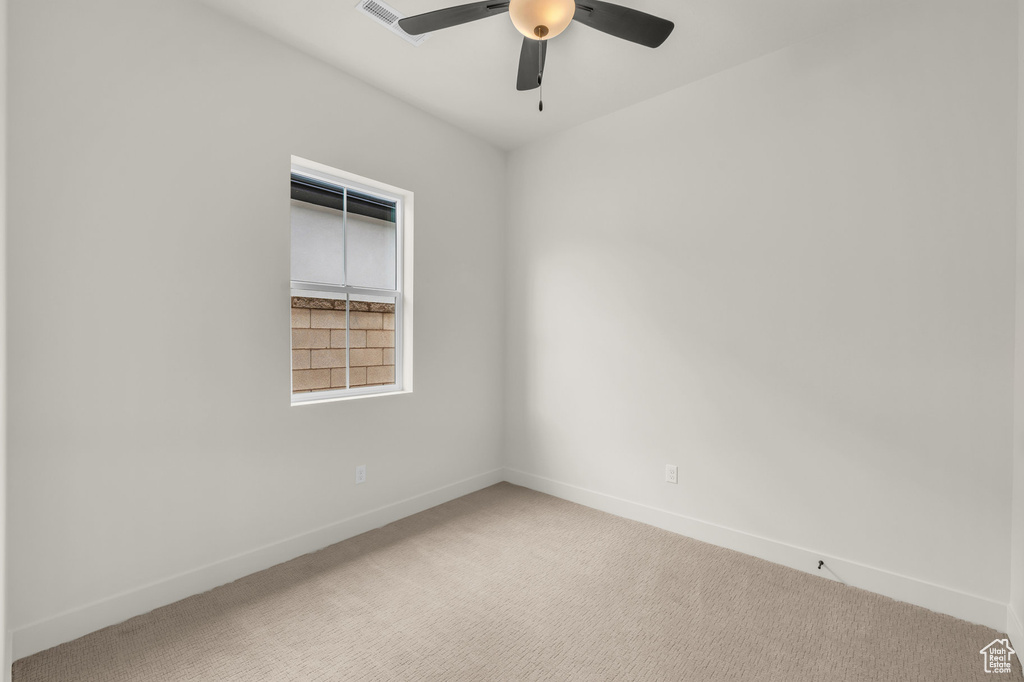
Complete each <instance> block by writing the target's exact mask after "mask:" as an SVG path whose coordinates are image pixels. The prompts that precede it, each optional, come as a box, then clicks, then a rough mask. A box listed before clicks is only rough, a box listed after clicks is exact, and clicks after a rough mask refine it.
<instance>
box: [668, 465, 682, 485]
mask: <svg viewBox="0 0 1024 682" xmlns="http://www.w3.org/2000/svg"><path fill="white" fill-rule="evenodd" d="M678 471H679V470H678V468H677V467H676V465H675V464H666V465H665V480H666V481H668V482H669V483H678V482H679V474H678Z"/></svg>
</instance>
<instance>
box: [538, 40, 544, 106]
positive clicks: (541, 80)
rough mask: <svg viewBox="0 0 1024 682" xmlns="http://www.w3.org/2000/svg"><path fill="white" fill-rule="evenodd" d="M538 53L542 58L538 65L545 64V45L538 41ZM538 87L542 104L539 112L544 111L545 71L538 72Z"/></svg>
mask: <svg viewBox="0 0 1024 682" xmlns="http://www.w3.org/2000/svg"><path fill="white" fill-rule="evenodd" d="M537 52H538V53H539V56H540V58H539V59H538V60H537V63H538V64H543V63H544V43H542V42H541V41H539V40H538V41H537ZM541 68H544V67H543V66H542V67H541ZM537 85H538V86H539V87H540V93H539V98H540V103H539V104H538V105H537V110H538V111H544V72H543V71H538V72H537Z"/></svg>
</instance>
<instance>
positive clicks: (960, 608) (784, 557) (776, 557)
mask: <svg viewBox="0 0 1024 682" xmlns="http://www.w3.org/2000/svg"><path fill="white" fill-rule="evenodd" d="M505 480H506V481H508V482H509V483H514V484H516V485H521V486H523V487H524V488H530V489H531V490H536V491H538V492H542V493H547V494H548V495H554V496H555V497H560V498H562V499H564V500H569V501H570V502H576V503H577V504H582V505H584V506H587V507H592V508H594V509H599V510H601V511H604V512H608V513H610V514H615V515H616V516H622V517H624V518H627V519H632V520H634V521H640V522H642V523H646V524H649V525H651V526H656V527H658V528H663V529H665V530H668V531H672V532H673V533H678V534H680V535H685V536H687V537H691V538H694V539H696V540H701V541H703V542H707V543H710V544H713V545H718V546H719V547H726V548H728V549H733V550H736V551H738V552H742V553H744V554H749V555H751V556H755V557H759V558H761V559H766V560H768V561H771V562H773V563H776V564H782V565H783V566H789V567H790V568H795V569H797V570H798V571H803V572H805V573H810V574H812V575H817V576H820V577H823V578H829V579H832V580H837V579H838V580H841V581H842V582H844V583H846V584H847V585H852V586H854V587H859V588H861V589H863V590H868V591H870V592H875V593H877V594H882V595H885V596H887V597H891V598H893V599H898V600H899V601H904V602H908V603H910V604H915V605H917V606H923V607H924V608H926V609H931V610H932V611H937V612H939V613H945V614H947V615H950V616H955V617H956V618H961V619H963V620H967V621H970V622H972V623H979V624H981V625H987V626H988V627H990V628H994V629H996V630H999V631H1002V629H1003V628H1004V627H1006V624H1007V606H1006V604H1003V603H1001V602H997V601H994V600H992V599H988V598H987V597H982V596H979V595H975V594H968V593H966V592H960V591H959V590H954V589H951V588H948V587H943V586H941V585H935V584H933V583H929V582H925V581H922V580H917V579H915V578H910V577H908V576H905V575H899V574H897V573H892V572H890V571H886V570H884V569H881V568H875V567H872V566H865V565H864V564H861V563H857V562H855V561H849V560H846V559H841V558H839V557H834V556H830V555H826V554H822V553H820V552H814V551H812V550H809V549H805V548H803V547H797V546H794V545H788V544H785V543H782V542H778V541H775V540H769V539H767V538H762V537H758V536H756V535H750V534H748V533H744V532H742V531H738V530H734V529H732V528H726V527H725V526H719V525H716V524H713V523H708V522H707V521H701V520H699V519H695V518H691V517H689V516H684V515H682V514H677V513H675V512H671V511H667V510H665V509H658V508H656V507H651V506H648V505H646V504H641V503H639V502H631V501H630V500H625V499H622V498H619V497H614V496H612V495H607V494H605V493H600V492H597V491H594V490H587V489H586V488H580V487H578V486H574V485H570V484H568V483H562V482H560V481H555V480H552V479H550V478H544V477H543V476H536V475H534V474H528V473H526V472H523V471H518V470H515V469H508V468H506V469H505ZM819 559H823V560H824V561H825V568H823V569H821V570H820V571H819V570H817V566H818V560H819ZM826 569H829V570H830V571H832V573H831V574H829V572H828V571H827V570H826ZM1018 627H1019V626H1018ZM1019 632H1020V631H1019V630H1018V633H1019ZM1011 636H1012V633H1011ZM1019 636H1020V635H1019V634H1018V637H1019ZM1014 641H1017V640H1014ZM1021 644H1022V645H1024V642H1021ZM1021 650H1024V649H1021Z"/></svg>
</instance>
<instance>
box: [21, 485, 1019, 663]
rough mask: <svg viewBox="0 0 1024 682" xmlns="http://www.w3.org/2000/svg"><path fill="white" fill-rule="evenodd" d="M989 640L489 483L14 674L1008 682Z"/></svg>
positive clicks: (800, 576)
mask: <svg viewBox="0 0 1024 682" xmlns="http://www.w3.org/2000/svg"><path fill="white" fill-rule="evenodd" d="M997 636H999V637H1003V636H1004V635H1001V634H1000V633H997V632H996V631H995V630H991V629H989V628H986V627H982V626H979V625H972V624H970V623H967V622H964V621H961V620H957V619H956V618H951V617H949V616H944V615H940V614H937V613H933V612H931V611H928V610H926V609H922V608H919V607H916V606H911V605H909V604H904V603H901V602H897V601H893V600H891V599H888V598H886V597H881V596H878V595H876V594H872V593H869V592H865V591H863V590H858V589H855V588H851V587H846V586H844V585H841V584H839V583H836V582H832V581H829V580H826V579H824V578H819V577H817V576H813V575H809V574H806V573H802V572H800V571H795V570H792V569H789V568H785V567H783V566H778V565H776V564H772V563H769V562H767V561H763V560H760V559H755V558H752V557H749V556H746V555H743V554H739V553H736V552H732V551H730V550H726V549H722V548H719V547H715V546H713V545H708V544H704V543H701V542H698V541H696V540H691V539H688V538H685V537H681V536H678V535H675V534H673V533H669V532H667V531H663V530H660V529H657V528H653V527H651V526H646V525H643V524H640V523H636V522H633V521H628V520H625V519H621V518H618V517H616V516H611V515H609V514H605V513H602V512H599V511H595V510H592V509H589V508H587V507H582V506H579V505H576V504H572V503H570V502H566V501H564V500H560V499H557V498H554V497H550V496H548V495H543V494H541V493H537V492H533V491H530V490H526V489H524V488H520V487H517V486H513V485H510V484H508V483H501V484H498V485H496V486H493V487H490V488H487V489H485V490H481V491H479V492H477V493H473V494H472V495H467V496H466V497H462V498H459V499H457V500H453V501H452V502H449V503H447V504H443V505H441V506H439V507H435V508H433V509H429V510H427V511H425V512H422V513H420V514H416V515H415V516H411V517H409V518H406V519H403V520H401V521H398V522H396V523H392V524H390V525H388V526H385V527H383V528H379V529H377V530H374V531H371V532H369V533H365V534H363V535H360V536H357V537H354V538H351V539H349V540H346V541H344V542H341V543H338V544H336V545H332V546H330V547H327V548H325V549H323V550H320V551H319V552H315V553H313V554H307V555H305V556H301V557H299V558H297V559H294V560H292V561H289V562H286V563H283V564H280V565H278V566H274V567H272V568H269V569H267V570H265V571H261V572H259V573H255V574H253V575H250V576H248V577H245V578H242V579H241V580H238V581H236V582H233V583H231V584H228V585H224V586H222V587H218V588H217V589H214V590H211V591H210V592H206V593H203V594H200V595H196V596H194V597H190V598H188V599H185V600H182V601H180V602H177V603H175V604H171V605H169V606H166V607H163V608H160V609H157V610H155V611H153V612H151V613H148V614H145V615H142V616H138V617H136V618H132V619H131V620H128V621H126V622H124V623H121V624H119V625H115V626H112V627H109V628H106V629H103V630H100V631H98V632H95V633H92V634H90V635H87V636H85V637H82V638H80V639H77V640H75V641H73V642H69V643H67V644H62V645H60V646H58V647H54V648H53V649H49V650H47V651H43V652H41V653H38V654H36V655H34V656H30V657H28V658H24V659H21V660H19V661H17V662H16V663H15V665H14V681H15V682H65V681H66V682H71V681H74V682H127V681H129V680H130V681H132V682H148V681H160V682H163V681H166V682H171V681H173V682H184V681H192V680H196V681H199V680H201V681H202V682H222V681H223V682H227V681H231V682H235V681H237V682H243V681H244V682H286V681H290V680H295V681H302V682H327V681H328V680H329V681H331V682H335V681H342V680H358V681H360V682H368V681H376V680H443V681H445V682H448V681H463V680H466V681H469V680H472V681H484V680H558V681H559V682H563V681H577V680H581V681H582V680H588V681H589V680H594V681H597V680H625V681H631V682H632V681H637V682H640V681H643V682H647V681H653V680H664V681H666V682H667V681H673V682H678V681H684V680H686V681H691V680H692V681H694V682H717V681H719V680H723V681H724V680H730V681H732V680H758V681H759V682H766V681H773V682H774V681H777V682H804V681H807V682H810V681H812V680H814V681H816V682H817V681H821V680H829V681H830V682H832V681H839V680H872V681H876V682H884V681H887V680H893V681H896V680H898V681H900V682H906V681H908V680H921V681H927V682H944V681H947V680H948V681H949V682H965V681H970V680H987V681H988V682H992V680H1005V681H1008V680H1013V681H1015V682H1017V681H1020V680H1024V677H1022V675H1021V669H1020V663H1019V662H1018V661H1017V660H1016V658H1014V671H1013V673H1011V674H1003V675H991V674H986V673H985V672H984V669H983V661H982V656H981V654H980V653H979V650H980V649H981V648H982V647H984V646H985V645H986V644H988V643H989V642H991V641H992V640H993V639H995V638H996V637H997ZM1022 653H1024V652H1022Z"/></svg>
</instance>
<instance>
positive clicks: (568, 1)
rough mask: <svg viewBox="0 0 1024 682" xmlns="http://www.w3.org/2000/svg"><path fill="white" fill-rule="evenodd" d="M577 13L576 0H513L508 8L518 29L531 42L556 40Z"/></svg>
mask: <svg viewBox="0 0 1024 682" xmlns="http://www.w3.org/2000/svg"><path fill="white" fill-rule="evenodd" d="M575 13H576V2H575V0H511V2H509V6H508V14H509V16H510V17H511V18H512V23H513V24H514V25H515V27H516V29H517V30H518V31H519V32H520V33H522V34H523V35H524V36H526V37H527V38H530V39H531V40H550V39H551V38H554V37H555V36H557V35H558V34H559V33H561V32H562V31H564V30H565V27H566V26H568V25H569V22H571V21H572V17H573V15H574V14H575Z"/></svg>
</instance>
